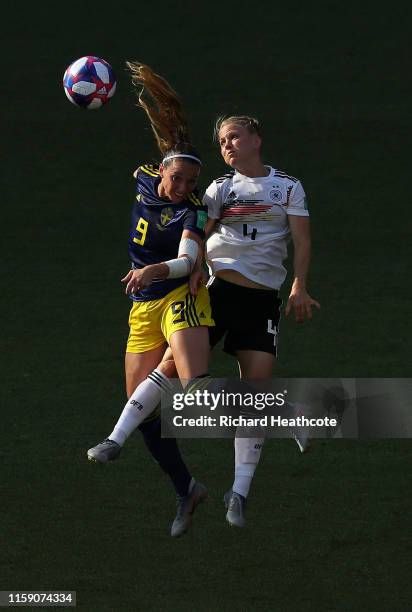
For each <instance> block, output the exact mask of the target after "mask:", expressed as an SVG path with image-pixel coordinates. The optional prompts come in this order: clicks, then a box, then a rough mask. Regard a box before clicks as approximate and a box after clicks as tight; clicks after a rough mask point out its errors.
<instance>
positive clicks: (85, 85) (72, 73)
mask: <svg viewBox="0 0 412 612" xmlns="http://www.w3.org/2000/svg"><path fill="white" fill-rule="evenodd" d="M63 87H64V91H65V94H66V96H67V97H68V98H69V100H70V102H72V103H73V104H76V106H80V108H86V109H88V110H93V109H96V108H100V107H101V106H103V104H106V102H108V101H109V100H110V98H111V97H112V96H113V94H114V92H115V91H116V77H115V75H114V72H113V68H112V67H111V66H110V64H109V63H108V62H106V61H105V60H104V59H101V58H100V57H95V56H94V55H85V56H84V57H80V58H79V59H78V60H76V61H75V62H73V63H72V64H70V66H68V68H67V70H66V72H65V73H64V77H63Z"/></svg>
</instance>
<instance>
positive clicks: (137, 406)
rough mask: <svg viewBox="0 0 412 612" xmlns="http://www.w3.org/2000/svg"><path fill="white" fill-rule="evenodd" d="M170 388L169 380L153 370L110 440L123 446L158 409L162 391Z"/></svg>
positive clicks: (136, 393) (124, 413)
mask: <svg viewBox="0 0 412 612" xmlns="http://www.w3.org/2000/svg"><path fill="white" fill-rule="evenodd" d="M169 388H170V382H169V379H168V378H167V377H166V376H165V375H164V374H162V372H160V370H153V372H151V373H150V374H149V376H148V377H147V378H146V379H145V380H144V381H143V382H141V383H140V385H138V386H137V387H136V389H135V391H134V392H133V394H132V395H131V396H130V398H129V401H128V402H127V404H126V406H125V407H124V409H123V412H122V414H121V415H120V417H119V420H118V421H117V423H116V426H115V428H114V429H113V431H112V433H111V434H110V436H109V438H110V440H114V442H117V444H120V446H123V444H124V443H125V442H126V440H127V438H128V437H129V436H130V434H131V433H133V432H134V430H135V429H136V427H138V425H140V423H142V422H143V421H144V420H145V418H146V417H148V416H149V414H151V413H152V412H153V410H154V409H155V408H156V406H157V405H158V403H159V402H160V399H161V391H162V389H163V390H164V391H166V390H167V389H169Z"/></svg>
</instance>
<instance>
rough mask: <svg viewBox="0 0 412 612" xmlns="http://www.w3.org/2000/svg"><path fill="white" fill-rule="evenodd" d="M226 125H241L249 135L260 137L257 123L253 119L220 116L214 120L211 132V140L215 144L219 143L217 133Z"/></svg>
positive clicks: (238, 116) (243, 116) (246, 116)
mask: <svg viewBox="0 0 412 612" xmlns="http://www.w3.org/2000/svg"><path fill="white" fill-rule="evenodd" d="M227 123H236V124H237V125H243V127H245V128H246V129H247V130H248V131H249V132H250V133H251V134H257V135H258V136H261V131H260V126H259V121H258V120H257V119H256V118H255V117H249V115H230V116H228V115H221V116H220V117H218V118H217V119H216V123H215V128H214V132H213V140H215V142H218V141H219V132H220V130H221V129H222V127H223V126H224V125H226V124H227Z"/></svg>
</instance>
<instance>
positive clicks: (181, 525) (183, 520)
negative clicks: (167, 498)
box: [170, 482, 207, 538]
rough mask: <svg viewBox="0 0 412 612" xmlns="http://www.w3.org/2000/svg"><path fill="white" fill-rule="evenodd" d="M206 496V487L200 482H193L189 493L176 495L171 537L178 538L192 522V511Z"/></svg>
mask: <svg viewBox="0 0 412 612" xmlns="http://www.w3.org/2000/svg"><path fill="white" fill-rule="evenodd" d="M206 498H207V489H206V487H205V485H202V484H201V483H200V482H195V484H194V485H193V487H192V489H191V491H190V493H188V494H187V495H184V496H183V497H181V496H178V497H177V502H176V505H177V511H176V517H175V520H174V521H173V523H172V528H171V530H170V535H171V536H172V538H180V536H182V535H183V534H185V533H186V531H187V530H188V529H189V527H190V525H191V524H192V517H193V513H194V511H195V510H196V508H197V506H198V505H199V504H200V503H202V501H204V500H205V499H206Z"/></svg>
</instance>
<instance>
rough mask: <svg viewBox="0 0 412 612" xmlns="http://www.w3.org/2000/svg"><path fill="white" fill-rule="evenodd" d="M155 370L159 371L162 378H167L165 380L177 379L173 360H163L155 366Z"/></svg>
mask: <svg viewBox="0 0 412 612" xmlns="http://www.w3.org/2000/svg"><path fill="white" fill-rule="evenodd" d="M156 370H159V371H160V372H161V373H162V374H163V375H164V376H167V378H176V377H177V370H176V366H175V362H174V360H173V359H165V360H163V361H162V362H161V363H160V364H159V365H158V366H157V368H156Z"/></svg>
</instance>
